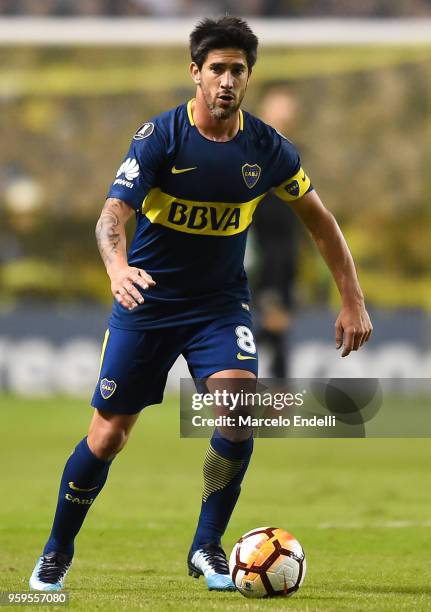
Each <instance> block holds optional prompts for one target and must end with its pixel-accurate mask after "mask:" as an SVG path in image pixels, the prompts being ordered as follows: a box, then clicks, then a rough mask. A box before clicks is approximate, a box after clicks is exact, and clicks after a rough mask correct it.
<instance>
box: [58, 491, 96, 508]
mask: <svg viewBox="0 0 431 612" xmlns="http://www.w3.org/2000/svg"><path fill="white" fill-rule="evenodd" d="M64 497H65V498H66V499H67V501H71V502H72V504H80V505H81V506H91V504H92V503H93V502H94V497H92V498H91V499H82V498H81V497H73V495H71V494H70V493H66V495H65V496H64Z"/></svg>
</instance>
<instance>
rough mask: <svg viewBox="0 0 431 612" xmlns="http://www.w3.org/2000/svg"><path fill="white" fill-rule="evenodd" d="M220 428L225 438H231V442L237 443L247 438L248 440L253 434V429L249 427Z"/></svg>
mask: <svg viewBox="0 0 431 612" xmlns="http://www.w3.org/2000/svg"><path fill="white" fill-rule="evenodd" d="M219 429H220V433H221V435H222V437H223V438H226V439H227V440H229V442H235V443H239V442H244V441H245V440H248V439H249V438H250V435H251V431H250V428H249V427H247V428H246V427H244V428H243V429H239V428H238V429H234V428H232V427H231V428H229V427H226V428H221V427H220V428H219Z"/></svg>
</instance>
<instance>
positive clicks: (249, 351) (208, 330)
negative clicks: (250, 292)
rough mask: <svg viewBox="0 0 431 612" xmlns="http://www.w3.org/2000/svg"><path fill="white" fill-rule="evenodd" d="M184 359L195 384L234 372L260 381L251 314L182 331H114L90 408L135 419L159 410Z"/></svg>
mask: <svg viewBox="0 0 431 612" xmlns="http://www.w3.org/2000/svg"><path fill="white" fill-rule="evenodd" d="M181 354H182V355H183V356H184V358H185V359H186V361H187V365H188V368H189V371H190V374H191V376H192V377H193V378H199V379H200V378H207V377H208V376H211V374H214V373H215V372H220V371H222V370H231V369H235V370H248V371H249V372H253V373H254V374H255V375H256V376H257V368H258V355H257V349H256V345H255V343H254V337H253V327H252V319H251V316H250V313H249V312H247V311H245V310H244V309H243V308H241V310H240V311H239V312H238V313H235V314H228V315H221V316H220V317H219V318H217V319H214V320H212V321H209V322H205V323H198V324H197V323H196V324H193V325H184V326H181V327H178V328H163V329H147V330H133V331H131V330H127V329H119V328H117V327H113V326H110V328H109V329H108V330H107V332H106V335H105V341H104V343H103V349H102V356H101V366H100V373H99V380H98V383H97V386H96V390H95V392H94V395H93V399H92V402H91V405H92V406H93V407H94V408H99V409H100V410H109V411H111V412H116V413H121V414H136V413H137V412H139V411H140V410H142V408H145V406H149V405H150V404H160V403H161V402H162V401H163V392H164V390H165V385H166V379H167V376H168V372H169V370H170V369H171V367H172V366H173V364H174V363H175V361H176V360H177V357H178V356H179V355H181Z"/></svg>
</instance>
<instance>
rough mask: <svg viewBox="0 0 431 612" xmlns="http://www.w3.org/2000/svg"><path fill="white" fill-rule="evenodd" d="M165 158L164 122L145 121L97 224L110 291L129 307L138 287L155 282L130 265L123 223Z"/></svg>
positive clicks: (135, 300)
mask: <svg viewBox="0 0 431 612" xmlns="http://www.w3.org/2000/svg"><path fill="white" fill-rule="evenodd" d="M165 158H166V147H165V139H164V135H163V126H159V125H158V124H156V123H151V122H147V123H144V124H143V125H142V126H141V127H140V128H139V129H138V130H137V131H136V133H135V135H134V136H133V138H132V142H131V144H130V147H129V150H128V152H127V154H126V157H125V158H124V161H123V163H122V164H121V166H120V167H119V168H118V171H117V174H116V177H115V179H114V181H113V183H112V184H111V187H110V189H109V192H108V198H107V200H106V202H105V205H104V207H103V210H102V213H101V215H100V218H99V220H98V222H97V226H96V238H97V245H98V247H99V251H100V255H101V256H102V259H103V262H104V264H105V266H106V271H107V272H108V275H109V278H110V279H111V291H112V294H113V296H114V298H115V299H116V300H117V302H119V303H120V304H121V306H123V307H124V308H127V309H129V310H133V309H134V308H136V307H137V306H138V305H139V304H142V303H143V301H144V298H143V296H142V294H141V291H140V289H144V290H146V289H149V288H150V287H151V286H153V285H155V284H156V283H155V281H154V280H153V279H152V278H151V276H150V275H149V274H148V273H147V272H146V271H145V270H143V269H142V268H135V267H133V266H129V264H128V260H127V250H126V224H127V222H128V220H129V219H130V217H132V216H133V214H134V213H135V214H136V215H137V217H138V216H139V215H140V214H141V212H142V203H143V201H144V199H145V196H146V195H147V194H148V192H149V191H150V189H152V187H154V185H155V182H156V176H157V173H158V171H159V169H160V167H161V165H162V164H163V162H164V160H165Z"/></svg>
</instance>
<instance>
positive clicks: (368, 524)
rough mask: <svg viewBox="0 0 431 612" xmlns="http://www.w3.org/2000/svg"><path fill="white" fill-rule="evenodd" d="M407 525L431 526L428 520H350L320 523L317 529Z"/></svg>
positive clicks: (391, 527)
mask: <svg viewBox="0 0 431 612" xmlns="http://www.w3.org/2000/svg"><path fill="white" fill-rule="evenodd" d="M407 527H431V520H430V521H374V522H373V521H371V522H366V523H364V522H360V521H356V522H355V521H352V522H348V523H320V524H319V525H317V528H318V529H404V528H407Z"/></svg>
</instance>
